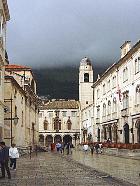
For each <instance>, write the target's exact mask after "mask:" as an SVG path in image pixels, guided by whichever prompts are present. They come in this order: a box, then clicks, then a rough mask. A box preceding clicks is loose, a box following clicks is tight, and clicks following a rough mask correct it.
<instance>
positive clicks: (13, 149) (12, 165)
mask: <svg viewBox="0 0 140 186" xmlns="http://www.w3.org/2000/svg"><path fill="white" fill-rule="evenodd" d="M15 146H16V145H15V144H12V146H11V147H10V149H9V156H10V168H13V169H14V170H16V161H17V158H19V152H18V149H17V148H16V147H15Z"/></svg>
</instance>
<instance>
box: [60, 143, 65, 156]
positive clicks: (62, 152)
mask: <svg viewBox="0 0 140 186" xmlns="http://www.w3.org/2000/svg"><path fill="white" fill-rule="evenodd" d="M60 151H61V154H64V143H63V142H62V143H61V149H60Z"/></svg>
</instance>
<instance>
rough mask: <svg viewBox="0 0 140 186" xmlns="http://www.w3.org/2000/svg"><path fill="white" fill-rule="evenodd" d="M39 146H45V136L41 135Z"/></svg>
mask: <svg viewBox="0 0 140 186" xmlns="http://www.w3.org/2000/svg"><path fill="white" fill-rule="evenodd" d="M39 144H40V145H41V146H44V136H43V134H40V135H39Z"/></svg>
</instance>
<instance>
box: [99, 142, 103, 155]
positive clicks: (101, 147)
mask: <svg viewBox="0 0 140 186" xmlns="http://www.w3.org/2000/svg"><path fill="white" fill-rule="evenodd" d="M99 149H100V153H102V152H103V151H102V149H103V145H102V143H99Z"/></svg>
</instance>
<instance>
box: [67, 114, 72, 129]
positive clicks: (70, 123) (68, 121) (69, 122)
mask: <svg viewBox="0 0 140 186" xmlns="http://www.w3.org/2000/svg"><path fill="white" fill-rule="evenodd" d="M71 126H72V122H71V120H70V117H69V119H68V120H67V127H68V130H71Z"/></svg>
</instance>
